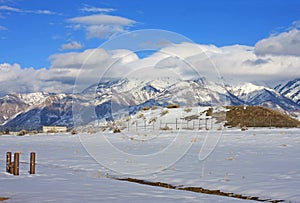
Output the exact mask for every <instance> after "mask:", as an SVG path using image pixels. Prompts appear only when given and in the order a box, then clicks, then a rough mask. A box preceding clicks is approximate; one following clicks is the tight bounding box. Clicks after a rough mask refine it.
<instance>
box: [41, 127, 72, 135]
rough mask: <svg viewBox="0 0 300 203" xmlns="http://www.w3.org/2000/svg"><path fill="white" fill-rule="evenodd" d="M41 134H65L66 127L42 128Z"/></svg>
mask: <svg viewBox="0 0 300 203" xmlns="http://www.w3.org/2000/svg"><path fill="white" fill-rule="evenodd" d="M42 132H43V133H63V132H67V127H66V126H43V127H42Z"/></svg>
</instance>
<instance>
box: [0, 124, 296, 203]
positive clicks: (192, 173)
mask: <svg viewBox="0 0 300 203" xmlns="http://www.w3.org/2000/svg"><path fill="white" fill-rule="evenodd" d="M195 132H196V131H188V130H181V131H179V133H178V132H177V131H173V132H169V131H166V132H160V133H159V135H158V136H154V137H151V136H149V137H147V139H146V138H145V137H143V139H141V138H140V136H142V135H139V136H136V135H134V134H130V133H128V134H126V135H125V134H112V133H106V134H105V136H104V137H105V138H107V139H108V140H109V141H110V143H111V144H112V145H113V146H115V147H117V148H118V149H119V150H120V151H122V152H123V153H125V154H127V155H128V156H129V158H128V157H127V160H120V157H116V155H115V154H113V153H111V152H110V151H107V150H108V149H109V148H107V146H106V145H107V144H103V143H102V144H103V145H101V142H104V139H98V140H100V141H99V142H98V143H95V144H99V145H98V147H97V150H98V151H97V153H98V155H99V157H100V155H101V157H100V162H102V163H103V164H104V165H105V166H107V167H109V168H110V169H114V171H112V170H110V169H109V168H106V167H105V166H103V165H100V164H99V163H98V162H97V161H95V159H96V160H98V161H99V157H95V156H94V157H91V156H90V154H89V153H91V149H87V150H88V151H89V153H88V152H87V151H86V149H85V148H84V146H83V145H82V144H81V142H80V140H81V141H83V142H86V143H89V141H94V140H95V139H97V138H99V135H96V134H95V135H90V134H89V135H83V134H81V135H69V134H60V135H58V134H57V135H50V134H49V135H45V134H44V135H43V134H39V135H32V136H23V137H18V136H0V155H1V156H0V197H9V198H10V200H8V201H7V202H251V201H249V200H241V199H234V198H230V197H221V196H216V195H207V194H201V193H193V192H189V191H180V190H172V189H167V188H161V187H154V186H147V185H140V184H136V183H130V182H123V181H118V180H114V179H111V178H108V176H113V177H119V178H126V177H133V178H138V179H142V180H149V181H154V182H158V181H159V182H164V183H169V184H172V185H174V186H192V187H203V188H207V189H212V190H221V191H224V192H232V193H235V194H242V195H248V196H257V197H260V198H262V199H268V198H270V199H276V200H279V199H282V200H286V201H287V202H289V201H291V202H298V201H299V202H300V156H299V152H300V129H249V130H248V131H245V132H242V131H240V130H236V129H235V130H234V129H225V130H224V131H223V134H222V136H221V139H220V140H219V142H218V143H217V146H216V148H215V149H214V150H213V151H212V153H209V152H210V149H211V148H209V146H206V148H205V147H204V148H203V143H204V140H205V139H209V138H206V135H208V137H211V138H214V139H218V138H219V135H220V133H221V131H218V130H215V131H210V132H209V134H207V132H206V131H199V132H198V133H195ZM86 136H88V139H82V138H83V137H86ZM179 137H181V138H179ZM183 138H184V140H185V142H181V141H180V139H183ZM177 139H179V141H180V142H179V141H178V140H177ZM174 140H175V141H174ZM176 140H177V141H176ZM105 141H106V140H105ZM90 143H91V142H90ZM170 143H171V145H174V146H173V148H172V150H171V151H168V150H166V151H164V149H166V148H168V146H170ZM187 143H190V144H187ZM212 143H213V145H214V144H215V143H216V142H212ZM213 145H212V146H213ZM85 146H87V145H85ZM185 147H190V149H189V150H188V151H187V152H185V150H183V151H184V152H185V153H184V154H183V157H182V158H181V159H178V160H177V159H176V160H177V161H176V163H175V164H174V165H169V161H170V160H172V159H174V156H179V155H181V151H180V150H181V148H185ZM201 148H202V151H201ZM176 150H177V151H176ZM205 150H208V152H205ZM7 151H11V152H16V151H20V152H21V160H20V161H21V165H20V176H13V175H10V174H7V173H5V156H6V155H5V154H6V152H7ZM32 151H34V152H36V154H37V168H36V172H37V174H35V175H29V174H28V170H29V164H28V162H29V153H30V152H32ZM178 151H180V153H178V154H177V152H178ZM200 151H201V152H200ZM150 152H152V154H153V153H154V154H155V153H156V155H160V153H161V152H165V153H166V154H165V155H164V156H162V157H160V158H161V159H154V160H151V161H152V162H151V165H150V164H149V165H147V161H146V162H143V161H141V163H138V162H137V161H138V160H142V159H135V158H134V157H136V156H142V157H143V156H144V157H145V159H144V160H147V155H149V154H150ZM199 153H200V154H199ZM203 153H204V154H205V153H206V154H205V155H208V156H207V158H206V159H204V158H205V157H206V156H203ZM91 154H92V155H94V154H93V152H92V153H91ZM174 154H175V155H174ZM168 155H169V156H170V160H168ZM130 156H131V157H133V158H132V159H130ZM158 157H159V156H158ZM94 158H95V159H94ZM121 158H122V157H121ZM178 158H180V157H178ZM199 158H200V159H199ZM118 159H119V160H118ZM110 163H112V165H111V167H110V165H109V164H110ZM133 165H136V167H137V172H140V171H139V170H141V169H145V170H146V172H149V173H145V174H140V175H138V176H137V175H136V174H134V168H133V170H132V174H130V170H131V168H132V167H133ZM157 166H159V167H158V168H157ZM155 167H156V169H157V170H155V171H156V173H151V172H153V170H154V169H155ZM147 169H149V171H147ZM122 172H125V173H127V175H126V174H122Z"/></svg>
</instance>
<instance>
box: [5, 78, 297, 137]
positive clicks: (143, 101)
mask: <svg viewBox="0 0 300 203" xmlns="http://www.w3.org/2000/svg"><path fill="white" fill-rule="evenodd" d="M299 98H300V79H294V80H291V81H289V82H286V83H283V84H278V85H277V86H276V87H275V88H274V89H272V88H269V87H265V86H258V85H255V84H252V83H244V84H240V85H226V86H224V85H222V84H218V83H214V82H211V81H207V80H206V79H205V78H199V79H197V80H176V79H175V80H174V79H171V78H170V79H155V80H149V81H146V80H137V79H127V78H123V79H116V80H114V81H105V82H100V83H98V84H97V85H92V86H90V87H89V88H87V89H85V90H84V91H83V92H82V93H76V94H75V93H71V94H64V93H61V94H54V93H47V92H37V93H28V94H9V95H6V96H4V97H2V98H0V125H1V128H10V129H12V130H15V131H18V130H21V129H40V127H41V126H42V125H66V126H68V127H70V128H71V127H72V126H73V125H74V118H73V111H72V108H74V104H75V105H78V106H77V107H78V108H80V109H85V110H86V111H87V112H90V113H89V114H87V116H86V117H85V118H84V119H83V121H82V124H84V123H88V122H91V121H93V120H96V119H104V120H113V118H114V117H115V116H116V115H117V114H118V113H119V112H121V111H128V113H130V114H132V113H135V112H137V111H138V110H140V109H141V108H142V107H145V106H148V107H151V106H161V107H166V106H167V105H168V104H178V105H180V106H240V105H246V106H264V107H268V108H272V109H275V110H278V111H281V112H286V113H288V112H296V111H298V110H299V109H300V100H299ZM77 107H76V108H77ZM73 110H74V109H73ZM92 114H93V116H91V115H92ZM74 116H75V117H76V115H74Z"/></svg>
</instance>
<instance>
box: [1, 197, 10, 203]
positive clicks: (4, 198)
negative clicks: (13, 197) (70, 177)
mask: <svg viewBox="0 0 300 203" xmlns="http://www.w3.org/2000/svg"><path fill="white" fill-rule="evenodd" d="M8 199H9V198H7V197H0V202H2V201H5V200H8Z"/></svg>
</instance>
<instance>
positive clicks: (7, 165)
mask: <svg viewBox="0 0 300 203" xmlns="http://www.w3.org/2000/svg"><path fill="white" fill-rule="evenodd" d="M10 164H11V152H6V172H7V173H9V172H10Z"/></svg>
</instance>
